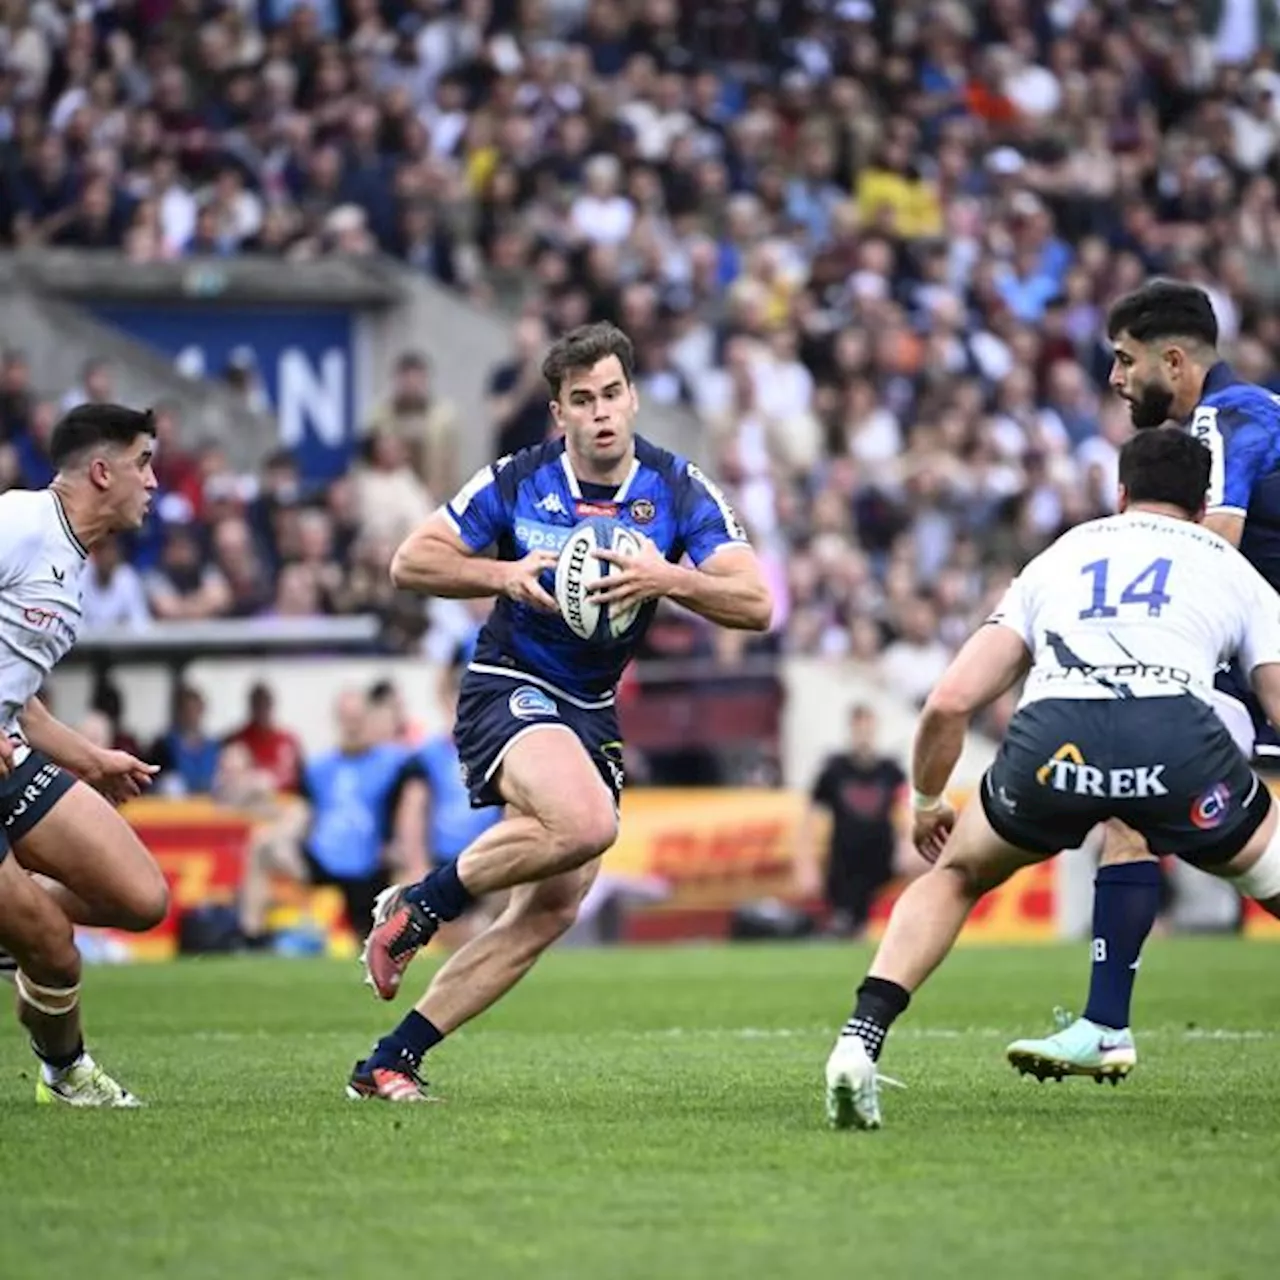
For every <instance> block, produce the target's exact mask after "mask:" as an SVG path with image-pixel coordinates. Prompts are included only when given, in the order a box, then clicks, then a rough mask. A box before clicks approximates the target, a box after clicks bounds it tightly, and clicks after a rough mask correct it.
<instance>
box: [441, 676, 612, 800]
mask: <svg viewBox="0 0 1280 1280" xmlns="http://www.w3.org/2000/svg"><path fill="white" fill-rule="evenodd" d="M550 724H556V725H563V726H564V727H565V728H566V729H569V730H570V731H571V732H572V733H573V734H574V735H575V736H576V737H577V739H578V741H579V742H581V743H582V745H583V746H584V747H585V748H586V751H587V755H589V756H590V757H591V763H592V764H594V765H595V767H596V771H597V772H598V773H599V774H600V776H601V778H603V779H604V782H605V785H606V786H607V787H608V788H609V794H610V795H612V796H613V802H614V804H615V805H616V804H617V803H618V802H619V800H620V798H621V796H622V784H623V772H622V742H621V740H620V738H619V736H618V714H617V710H616V708H615V707H613V706H612V705H609V706H605V707H598V708H585V707H580V706H578V705H576V704H575V703H574V702H571V701H570V700H569V699H568V698H567V697H565V696H564V695H563V694H562V693H560V692H559V691H558V690H553V689H551V688H549V687H548V688H544V687H542V686H541V685H536V684H533V683H532V682H529V681H525V680H522V679H520V678H519V677H518V676H516V675H514V673H513V675H512V676H510V677H507V676H494V675H488V674H485V673H483V672H479V671H472V670H468V671H467V673H466V675H464V676H463V678H462V689H461V691H460V693H459V695H458V715H457V721H456V723H455V724H454V729H453V739H454V742H456V743H457V746H458V759H459V760H460V761H461V762H462V776H463V779H464V780H465V782H466V784H467V791H468V793H469V794H470V796H471V804H472V807H473V808H476V809H480V808H483V807H484V806H485V805H491V804H503V803H504V800H503V797H502V795H501V793H500V792H499V791H498V788H497V787H496V786H495V785H494V784H495V781H496V778H497V773H498V768H499V766H500V765H501V764H502V761H503V758H504V757H505V756H506V754H507V752H508V751H509V750H510V749H511V746H512V744H513V743H514V742H515V741H516V740H517V739H518V738H520V737H523V736H524V735H525V734H526V733H530V732H532V731H534V730H536V729H538V728H539V727H541V726H545V725H550Z"/></svg>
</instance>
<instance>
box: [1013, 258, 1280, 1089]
mask: <svg viewBox="0 0 1280 1280" xmlns="http://www.w3.org/2000/svg"><path fill="white" fill-rule="evenodd" d="M1107 336H1108V338H1109V339H1110V341H1111V343H1112V346H1113V348H1114V352H1115V362H1114V364H1113V366H1112V370H1111V385H1112V387H1113V388H1114V390H1115V391H1116V393H1117V394H1118V395H1119V396H1120V397H1121V399H1123V400H1125V401H1126V402H1127V403H1128V405H1129V409H1130V413H1131V415H1132V418H1133V425H1134V426H1135V427H1136V428H1137V429H1138V430H1140V431H1141V430H1144V429H1148V428H1151V427H1158V426H1160V425H1162V424H1163V423H1165V422H1166V421H1170V420H1172V421H1173V422H1177V423H1181V424H1183V425H1184V426H1185V427H1186V428H1187V430H1189V431H1190V432H1191V434H1192V435H1194V436H1195V437H1196V438H1197V439H1199V440H1200V441H1202V442H1203V443H1204V444H1205V445H1206V446H1208V448H1209V451H1210V455H1211V457H1212V469H1211V472H1210V480H1209V491H1208V496H1207V514H1206V516H1205V519H1204V524H1205V527H1206V528H1208V529H1211V530H1212V531H1213V532H1214V533H1217V534H1220V535H1221V536H1222V537H1224V538H1226V539H1227V541H1228V542H1230V543H1231V544H1232V545H1233V546H1236V547H1238V548H1239V549H1240V551H1241V552H1242V553H1243V555H1244V556H1245V558H1246V559H1247V560H1248V561H1249V562H1250V563H1251V564H1252V565H1253V566H1254V567H1255V568H1256V569H1257V570H1258V572H1259V573H1261V575H1262V576H1263V578H1265V579H1266V581H1267V583H1268V585H1269V586H1271V588H1272V589H1273V590H1280V397H1277V396H1275V395H1273V394H1272V393H1271V392H1270V391H1268V390H1267V389H1266V388H1265V387H1259V386H1256V385H1254V384H1253V383H1250V382H1243V381H1241V379H1239V378H1237V377H1236V375H1235V374H1234V373H1233V372H1232V370H1231V368H1230V366H1229V365H1227V364H1225V363H1224V362H1223V361H1222V360H1221V359H1220V358H1219V356H1218V351H1217V344H1218V322H1217V319H1216V317H1215V316H1214V312H1213V305H1212V303H1211V302H1210V300H1209V296H1208V294H1206V293H1205V292H1204V290H1203V289H1199V288H1197V287H1196V286H1195V285H1189V284H1182V283H1179V282H1176V281H1171V280H1152V281H1150V282H1148V283H1147V284H1145V285H1144V286H1142V288H1140V289H1137V290H1135V291H1134V292H1133V293H1130V294H1127V295H1126V296H1125V297H1123V298H1120V299H1119V300H1118V301H1117V302H1116V303H1115V304H1114V305H1113V306H1112V307H1111V310H1110V312H1109V314H1108V317H1107ZM1217 709H1218V713H1219V716H1220V717H1221V718H1222V720H1223V721H1224V723H1226V725H1227V727H1228V729H1230V730H1231V733H1232V737H1233V738H1234V739H1235V741H1236V743H1237V745H1238V746H1239V747H1240V749H1241V751H1243V752H1244V754H1245V755H1246V756H1251V757H1252V758H1253V760H1254V762H1255V764H1256V765H1257V766H1258V767H1259V768H1262V769H1265V768H1268V767H1269V768H1271V769H1275V768H1276V767H1277V765H1278V764H1280V738H1278V737H1277V735H1276V732H1275V730H1274V729H1273V728H1272V727H1271V726H1270V725H1269V724H1268V723H1267V719H1266V716H1265V715H1264V714H1263V711H1262V707H1261V704H1260V703H1259V702H1258V699H1257V698H1256V697H1255V695H1254V693H1253V691H1252V689H1251V688H1250V687H1249V684H1248V681H1247V680H1246V679H1245V678H1244V677H1243V676H1242V675H1241V673H1240V672H1239V670H1238V668H1235V667H1232V668H1229V669H1227V670H1224V671H1222V672H1220V673H1219V676H1218V680H1217ZM1159 908H1160V872H1159V867H1158V864H1157V863H1156V861H1155V860H1154V859H1153V858H1152V856H1151V854H1150V853H1149V852H1148V850H1147V847H1146V845H1145V843H1144V842H1143V841H1142V840H1141V838H1140V837H1138V836H1137V835H1135V834H1134V833H1133V832H1132V831H1130V830H1129V829H1128V828H1127V827H1124V826H1123V825H1120V824H1117V823H1109V824H1108V826H1107V829H1106V842H1105V845H1104V849H1103V854H1102V859H1101V865H1100V867H1099V869H1098V876H1097V881H1096V884H1095V888H1094V906H1093V943H1092V955H1093V968H1092V974H1091V978H1090V983H1089V999H1088V1002H1087V1004H1086V1005H1085V1008H1084V1014H1083V1016H1082V1017H1080V1018H1077V1019H1075V1020H1074V1021H1072V1020H1070V1019H1069V1018H1063V1020H1062V1021H1063V1024H1064V1025H1062V1026H1061V1027H1060V1029H1059V1030H1058V1031H1057V1032H1056V1033H1055V1034H1053V1035H1050V1036H1047V1037H1045V1038H1043V1039H1031V1040H1017V1041H1015V1042H1014V1043H1013V1044H1011V1045H1010V1046H1009V1048H1008V1050H1007V1053H1008V1057H1009V1060H1010V1062H1011V1063H1012V1064H1013V1065H1014V1066H1016V1067H1017V1068H1018V1069H1019V1070H1022V1071H1030V1072H1031V1073H1033V1074H1035V1075H1037V1076H1039V1077H1040V1078H1041V1079H1044V1078H1045V1077H1047V1076H1054V1077H1056V1078H1059V1079H1061V1078H1062V1077H1063V1076H1066V1075H1085V1076H1091V1077H1093V1078H1095V1079H1111V1080H1112V1081H1116V1080H1119V1079H1121V1078H1123V1077H1124V1076H1125V1075H1127V1074H1128V1073H1129V1071H1130V1070H1132V1068H1133V1066H1134V1064H1135V1063H1136V1062H1137V1051H1136V1048H1135V1046H1134V1040H1133V1035H1132V1032H1131V1031H1130V1028H1129V1022H1130V1016H1129V1007H1130V1002H1131V999H1132V995H1133V985H1134V980H1135V978H1136V977H1137V970H1138V963H1139V957H1140V954H1141V951H1142V946H1143V943H1144V942H1145V941H1146V938H1147V935H1148V934H1149V933H1150V931H1151V927H1152V925H1153V924H1154V923H1155V919H1156V915H1157V913H1158V911H1159Z"/></svg>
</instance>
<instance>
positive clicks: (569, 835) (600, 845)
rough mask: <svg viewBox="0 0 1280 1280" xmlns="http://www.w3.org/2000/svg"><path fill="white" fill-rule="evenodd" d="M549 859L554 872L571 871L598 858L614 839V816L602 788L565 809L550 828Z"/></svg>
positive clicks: (615, 815)
mask: <svg viewBox="0 0 1280 1280" xmlns="http://www.w3.org/2000/svg"><path fill="white" fill-rule="evenodd" d="M550 833H551V860H552V865H553V866H554V868H555V870H556V871H557V872H561V871H573V870H575V869H576V868H578V867H582V866H585V865H586V864H587V863H588V862H590V861H591V860H592V859H593V858H598V857H599V856H600V855H601V854H602V853H604V852H605V851H606V850H607V849H609V848H611V847H612V846H613V842H614V841H615V840H616V839H617V838H618V815H617V812H616V811H615V810H614V808H613V805H612V804H611V803H610V802H609V800H608V799H607V797H606V796H605V795H604V793H603V791H602V792H601V795H600V797H599V798H598V799H596V798H594V797H592V798H590V799H584V800H582V801H579V802H578V803H576V804H573V805H571V806H568V807H566V808H565V810H564V811H563V813H561V814H558V815H557V816H556V819H555V820H554V822H553V823H552V825H551V827H550Z"/></svg>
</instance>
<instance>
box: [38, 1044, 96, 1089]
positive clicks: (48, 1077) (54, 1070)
mask: <svg viewBox="0 0 1280 1280" xmlns="http://www.w3.org/2000/svg"><path fill="white" fill-rule="evenodd" d="M79 1066H88V1067H92V1066H93V1059H92V1058H91V1057H90V1056H89V1051H88V1049H84V1050H81V1053H80V1056H79V1057H78V1058H77V1059H76V1060H75V1061H74V1062H73V1063H72V1064H71V1065H70V1066H69V1067H52V1066H50V1065H49V1064H48V1063H47V1062H45V1061H44V1060H43V1059H41V1061H40V1076H41V1078H42V1079H43V1080H44V1082H45V1084H57V1083H58V1081H59V1080H64V1079H65V1078H66V1076H67V1073H68V1072H69V1071H73V1070H74V1069H75V1068H76V1067H79Z"/></svg>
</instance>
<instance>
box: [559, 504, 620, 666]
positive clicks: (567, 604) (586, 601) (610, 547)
mask: <svg viewBox="0 0 1280 1280" xmlns="http://www.w3.org/2000/svg"><path fill="white" fill-rule="evenodd" d="M597 548H599V549H601V550H605V551H616V552H618V553H619V554H620V555H636V554H638V553H639V551H640V539H639V538H638V537H636V535H635V534H634V533H632V532H631V530H630V529H628V528H627V527H626V526H625V525H623V524H620V523H619V522H618V521H617V520H613V519H610V518H609V517H607V516H592V517H591V518H590V519H588V520H584V521H582V523H581V524H578V525H575V526H574V528H573V529H572V530H571V531H570V533H569V536H568V537H567V538H566V539H565V543H564V546H563V547H562V548H561V549H560V559H559V561H558V562H557V563H556V582H555V596H556V604H558V605H559V606H560V614H561V616H562V617H563V618H564V620H565V624H566V625H567V626H568V628H569V630H570V631H572V632H573V634H574V635H576V636H577V637H578V638H579V639H581V640H590V641H594V642H596V643H599V644H607V643H608V642H609V641H610V640H615V639H617V638H618V637H620V636H622V635H623V634H625V633H626V631H627V630H628V629H629V628H630V627H631V626H632V624H633V623H634V622H635V620H636V615H637V613H639V611H640V608H639V605H631V606H628V607H626V608H623V609H617V608H615V607H613V606H610V607H609V608H608V609H607V610H606V609H604V608H602V607H601V606H600V605H598V604H596V603H595V601H594V600H593V599H592V598H591V597H590V596H589V595H588V594H587V592H588V590H589V589H590V588H591V587H592V586H593V585H594V584H595V583H597V582H599V581H600V580H601V579H602V578H606V577H608V576H609V573H610V572H611V571H612V569H613V566H612V565H610V564H609V563H608V562H607V561H604V560H598V559H597V558H596V556H595V555H594V554H593V553H594V552H595V551H596V550H597Z"/></svg>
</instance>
